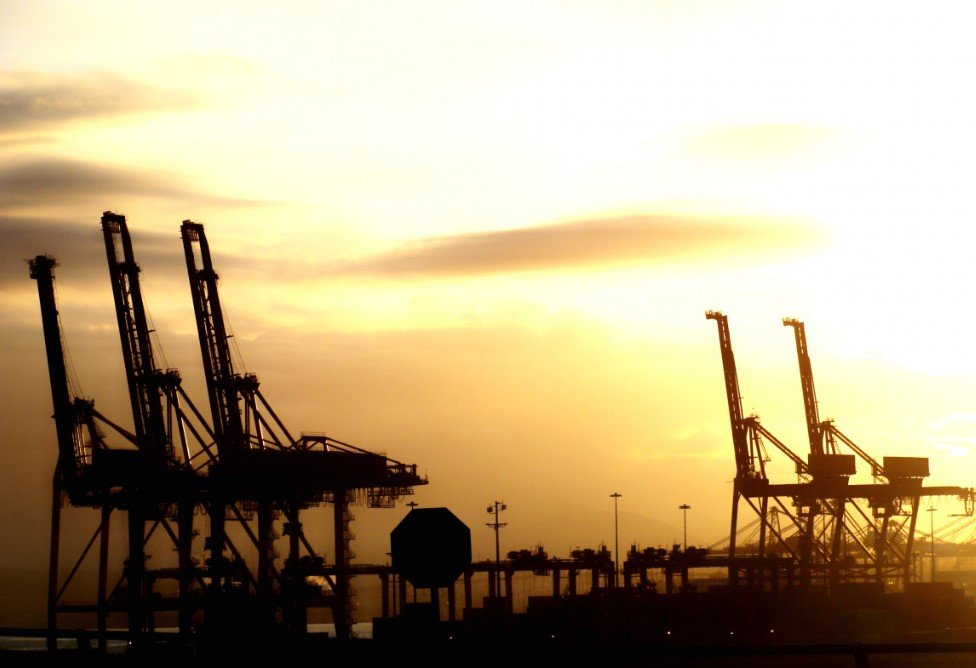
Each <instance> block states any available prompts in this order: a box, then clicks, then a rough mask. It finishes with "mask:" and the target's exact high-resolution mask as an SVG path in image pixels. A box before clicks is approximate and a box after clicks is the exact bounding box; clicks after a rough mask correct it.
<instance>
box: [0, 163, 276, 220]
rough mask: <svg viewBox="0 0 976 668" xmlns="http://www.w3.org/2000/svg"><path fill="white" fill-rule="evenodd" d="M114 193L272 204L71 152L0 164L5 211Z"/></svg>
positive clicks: (204, 201) (230, 203)
mask: <svg viewBox="0 0 976 668" xmlns="http://www.w3.org/2000/svg"><path fill="white" fill-rule="evenodd" d="M113 195H114V196H119V195H135V196H140V197H156V198H179V199H181V200H183V201H186V202H189V203H199V204H212V205H223V206H246V205H258V204H266V202H259V201H257V200H248V199H241V198H231V197H221V196H218V195H210V194H207V193H203V192H200V191H199V190H196V189H194V188H193V187H191V186H187V185H186V184H184V183H183V182H182V181H180V180H179V179H177V178H175V177H173V176H171V175H168V174H163V173H154V172H149V171H144V170H138V169H122V168H118V167H106V166H102V165H97V164H94V163H88V162H82V161H79V160H70V159H66V158H54V157H43V158H27V159H22V160H18V161H15V162H12V163H8V164H5V165H3V166H2V167H0V211H2V210H4V209H8V210H9V209H12V208H15V207H25V206H35V205H38V204H44V205H50V204H62V203H69V204H86V203H88V202H93V203H98V202H102V203H104V202H105V201H111V196H113Z"/></svg>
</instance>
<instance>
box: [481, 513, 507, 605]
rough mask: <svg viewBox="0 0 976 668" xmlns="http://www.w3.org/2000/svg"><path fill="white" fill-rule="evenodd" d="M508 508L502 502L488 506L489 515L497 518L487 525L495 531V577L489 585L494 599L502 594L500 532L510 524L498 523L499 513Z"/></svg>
mask: <svg viewBox="0 0 976 668" xmlns="http://www.w3.org/2000/svg"><path fill="white" fill-rule="evenodd" d="M507 508H508V506H506V505H505V504H504V503H502V502H501V501H493V502H492V505H490V506H488V514H489V515H491V514H494V516H495V521H494V522H488V524H487V525H486V526H489V527H491V528H493V529H494V530H495V574H494V577H493V578H492V579H491V582H490V583H489V585H490V588H491V596H492V597H494V596H496V594H497V595H500V594H501V591H499V590H500V588H499V587H498V583H499V580H498V576H499V569H500V568H501V561H502V557H501V547H500V543H499V540H498V530H499V529H501V528H502V527H503V526H507V525H508V524H507V523H506V522H499V521H498V513H500V512H501V511H503V510H506V509H507Z"/></svg>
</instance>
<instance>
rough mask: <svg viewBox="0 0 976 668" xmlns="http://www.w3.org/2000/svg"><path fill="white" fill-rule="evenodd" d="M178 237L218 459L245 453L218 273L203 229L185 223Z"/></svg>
mask: <svg viewBox="0 0 976 668" xmlns="http://www.w3.org/2000/svg"><path fill="white" fill-rule="evenodd" d="M180 233H181V236H182V238H183V251H184V254H185V255H186V268H187V274H188V276H189V279H190V294H191V297H192V299H193V311H194V313H195V314H196V321H197V335H198V337H199V339H200V351H201V353H202V355H203V371H204V375H205V376H206V380H207V393H208V395H209V398H210V411H211V414H212V417H213V427H214V433H215V435H216V436H217V449H218V452H219V454H220V455H221V456H228V455H229V456H231V457H233V456H235V455H238V454H240V453H242V452H244V451H245V450H247V443H246V441H245V433H244V428H243V424H242V415H241V406H240V400H241V394H240V391H239V385H240V380H241V377H240V376H238V375H237V374H235V373H234V366H233V362H232V361H231V355H230V347H229V346H228V345H227V338H228V337H227V328H226V326H225V324H224V317H223V311H221V308H220V295H219V293H218V291H217V278H218V277H217V272H215V271H214V268H213V261H212V260H211V258H210V246H209V245H208V244H207V236H206V234H205V233H204V231H203V225H201V224H200V223H194V222H193V221H190V220H184V221H183V224H182V225H181V227H180Z"/></svg>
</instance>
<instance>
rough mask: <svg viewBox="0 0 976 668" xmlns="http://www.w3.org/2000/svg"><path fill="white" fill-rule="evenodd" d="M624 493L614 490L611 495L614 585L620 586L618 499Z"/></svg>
mask: <svg viewBox="0 0 976 668" xmlns="http://www.w3.org/2000/svg"><path fill="white" fill-rule="evenodd" d="M621 496H623V494H621V493H620V492H614V493H613V494H611V495H610V498H611V499H613V586H614V587H617V586H618V584H619V583H618V578H619V576H620V525H619V524H618V523H617V499H619V498H620V497H621Z"/></svg>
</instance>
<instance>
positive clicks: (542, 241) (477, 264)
mask: <svg viewBox="0 0 976 668" xmlns="http://www.w3.org/2000/svg"><path fill="white" fill-rule="evenodd" d="M817 238H818V235H817V233H816V232H815V230H813V229H812V228H810V227H806V226H801V225H797V224H793V223H783V222H775V221H755V220H745V219H742V220H739V219H718V218H694V217H678V216H658V215H636V216H627V217H619V218H600V219H592V220H579V221H572V222H567V223H560V224H555V225H545V226H538V227H527V228H520V229H513V230H501V231H493V232H481V233H475V234H461V235H456V236H448V237H436V238H431V239H423V240H420V241H417V242H412V243H409V244H406V245H404V246H402V247H400V248H397V249H395V250H392V251H390V252H388V253H383V254H380V255H375V256H372V257H366V258H362V259H357V260H351V261H347V262H344V263H340V264H339V265H337V266H332V267H330V268H329V271H330V273H331V272H335V273H344V274H357V273H358V274H366V275H377V276H395V277H403V276H470V275H483V274H493V273H505V272H522V271H537V270H553V269H565V268H577V267H583V266H598V265H621V264H635V263H642V262H660V261H668V260H673V259H680V258H690V257H715V256H722V255H724V256H728V257H735V256H750V257H754V256H755V254H757V253H760V254H762V253H766V252H768V251H769V250H770V249H773V248H780V249H786V248H798V247H803V246H806V245H808V244H811V243H813V242H815V241H816V240H817Z"/></svg>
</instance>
